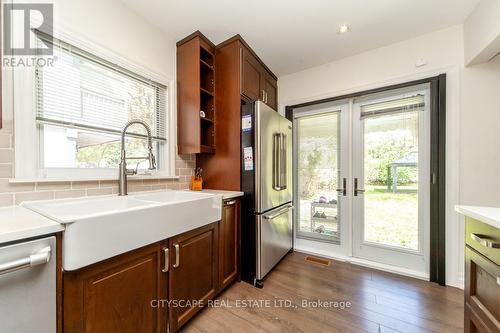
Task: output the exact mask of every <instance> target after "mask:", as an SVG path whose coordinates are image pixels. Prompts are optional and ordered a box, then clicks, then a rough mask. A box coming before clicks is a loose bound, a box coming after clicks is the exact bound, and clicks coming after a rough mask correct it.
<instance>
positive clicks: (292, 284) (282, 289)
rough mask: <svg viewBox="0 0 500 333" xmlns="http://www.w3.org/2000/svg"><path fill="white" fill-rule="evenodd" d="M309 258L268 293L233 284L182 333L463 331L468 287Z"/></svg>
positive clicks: (282, 267)
mask: <svg viewBox="0 0 500 333" xmlns="http://www.w3.org/2000/svg"><path fill="white" fill-rule="evenodd" d="M305 256H306V255H304V254H302V253H298V252H295V253H293V254H290V255H288V256H287V257H286V258H285V259H284V260H283V261H282V262H281V263H280V264H279V265H278V266H277V267H276V268H275V269H274V270H273V271H272V272H271V273H270V275H269V276H268V277H267V278H266V279H265V280H264V288H263V289H257V288H254V287H253V286H251V285H249V284H247V283H244V282H241V283H235V284H233V285H232V286H231V287H230V288H229V289H227V290H226V291H225V292H224V293H222V294H221V295H220V296H219V297H218V298H217V301H215V302H220V303H219V304H217V303H214V304H213V306H211V307H208V308H206V309H204V310H203V311H201V313H200V314H198V316H197V317H195V318H193V320H192V321H191V322H190V323H188V324H187V325H186V327H185V328H184V329H183V330H182V332H183V333H187V332H196V333H199V332H237V333H245V332H405V333H407V332H408V333H409V332H440V333H441V332H443V333H444V332H463V302H464V295H463V291H462V290H459V289H456V288H452V287H441V286H439V285H437V284H434V283H429V282H425V281H421V280H417V279H412V278H406V277H401V276H398V275H395V274H390V273H385V272H381V271H377V270H373V269H369V268H364V267H360V266H356V265H351V264H348V263H343V262H338V261H332V263H331V265H330V266H323V265H320V264H317V263H311V262H306V261H304V258H305ZM317 300H323V301H332V303H328V304H326V305H325V304H323V305H324V306H318V304H317ZM307 301H311V302H313V303H310V304H305V303H304V302H307ZM335 301H337V302H338V303H337V304H334V303H333V302H335ZM341 302H343V303H341ZM347 302H350V307H347V306H346V305H347ZM280 304H281V305H282V306H280ZM341 304H344V307H342V308H341V306H340V305H341Z"/></svg>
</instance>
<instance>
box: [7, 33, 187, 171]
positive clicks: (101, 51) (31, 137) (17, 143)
mask: <svg viewBox="0 0 500 333" xmlns="http://www.w3.org/2000/svg"><path fill="white" fill-rule="evenodd" d="M54 37H55V38H57V39H60V40H62V41H64V42H66V43H69V44H71V45H74V46H75V47H78V48H80V49H82V50H84V51H86V52H89V53H91V54H94V55H96V56H98V57H100V58H102V59H105V60H106V61H109V62H111V63H114V64H116V65H118V66H120V67H122V68H124V69H126V70H129V71H131V72H133V73H136V74H138V75H141V76H143V77H145V78H148V79H151V80H153V81H156V82H158V83H160V84H162V85H164V86H165V87H166V100H167V101H166V108H167V110H166V114H165V121H166V131H167V133H166V137H167V141H166V142H165V144H163V145H162V146H163V150H162V152H161V154H160V158H161V160H159V161H158V162H159V163H158V164H159V165H160V166H161V169H159V170H153V171H149V170H144V171H143V172H142V173H140V174H139V175H137V176H133V177H137V178H177V176H176V175H175V159H176V155H177V151H176V147H177V142H176V139H177V135H176V126H175V124H176V112H175V110H176V99H175V98H176V94H175V85H174V83H175V80H174V79H169V78H166V77H164V76H160V75H158V74H156V73H153V72H152V71H151V70H149V69H147V68H145V67H144V66H142V65H140V64H137V63H136V62H133V61H131V60H129V59H126V58H124V57H122V56H120V55H117V54H116V53H114V52H113V51H111V50H109V49H106V48H104V47H102V46H99V45H97V44H95V43H93V42H92V41H90V40H89V39H88V38H83V37H81V36H80V37H79V36H78V35H77V34H75V33H70V31H69V30H68V29H66V28H64V29H63V28H60V27H59V28H56V27H54ZM5 72H6V73H5V75H4V76H5V79H6V81H7V82H12V87H13V88H12V91H9V92H8V93H7V99H9V98H11V103H10V102H9V101H7V103H9V104H11V105H12V108H13V112H14V148H15V164H14V181H23V180H26V181H43V180H54V181H57V180H65V181H68V180H89V179H91V180H103V179H117V178H118V169H117V168H116V169H115V168H89V169H84V168H44V169H42V168H40V167H39V166H40V163H39V162H40V151H39V145H38V130H37V124H36V108H35V86H34V82H35V80H34V76H35V71H34V68H29V67H28V68H27V67H24V68H23V67H16V68H13V69H12V70H10V71H5ZM133 177H132V178H133Z"/></svg>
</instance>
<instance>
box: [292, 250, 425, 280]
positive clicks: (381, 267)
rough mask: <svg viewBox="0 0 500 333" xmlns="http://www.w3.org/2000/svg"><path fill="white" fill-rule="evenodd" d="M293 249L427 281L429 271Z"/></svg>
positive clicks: (322, 252)
mask: <svg viewBox="0 0 500 333" xmlns="http://www.w3.org/2000/svg"><path fill="white" fill-rule="evenodd" d="M294 251H297V252H302V253H305V254H309V255H316V256H321V257H325V258H328V259H333V260H337V261H342V262H347V263H350V264H353V265H358V266H363V267H368V268H373V269H377V270H379V271H384V272H388V273H393V274H398V275H402V276H408V277H412V278H415V279H419V280H424V281H429V273H424V272H419V271H415V270H412V269H408V268H404V267H398V266H393V265H388V264H382V263H379V262H375V261H371V260H366V259H361V258H355V257H349V256H345V255H341V254H336V253H331V252H328V253H327V252H324V251H310V250H307V249H304V248H300V247H298V248H297V247H296V248H294Z"/></svg>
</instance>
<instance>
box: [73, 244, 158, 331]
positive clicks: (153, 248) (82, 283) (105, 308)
mask: <svg viewBox="0 0 500 333" xmlns="http://www.w3.org/2000/svg"><path fill="white" fill-rule="evenodd" d="M164 245H165V246H166V245H167V244H166V243H165V244H164ZM165 246H162V244H160V243H158V244H153V245H150V246H147V247H144V248H141V249H139V250H135V251H132V252H129V253H126V254H123V255H120V256H118V257H115V258H111V259H108V260H106V261H104V262H101V263H97V264H94V265H91V266H89V267H86V268H83V269H80V270H78V271H75V272H65V273H64V277H63V280H64V281H63V283H64V295H63V304H64V306H63V312H64V314H63V326H64V332H66V333H70V332H88V333H91V332H165V330H166V325H167V317H166V313H165V309H162V308H161V307H155V306H152V303H151V302H152V301H154V300H162V299H166V298H167V290H166V281H167V274H166V273H163V272H162V268H163V267H162V266H161V263H162V262H164V260H163V259H162V253H163V251H162V249H163V248H164V247H165Z"/></svg>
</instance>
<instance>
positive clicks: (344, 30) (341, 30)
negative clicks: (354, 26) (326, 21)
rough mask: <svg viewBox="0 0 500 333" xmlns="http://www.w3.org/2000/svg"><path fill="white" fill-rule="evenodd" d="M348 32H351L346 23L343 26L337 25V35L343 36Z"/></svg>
mask: <svg viewBox="0 0 500 333" xmlns="http://www.w3.org/2000/svg"><path fill="white" fill-rule="evenodd" d="M349 30H351V28H350V27H349V26H348V25H347V23H343V24H341V25H339V30H337V33H338V34H345V33H346V32H348V31H349Z"/></svg>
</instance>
